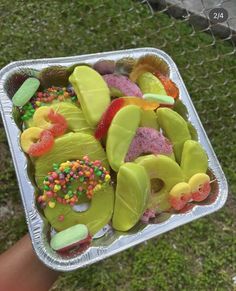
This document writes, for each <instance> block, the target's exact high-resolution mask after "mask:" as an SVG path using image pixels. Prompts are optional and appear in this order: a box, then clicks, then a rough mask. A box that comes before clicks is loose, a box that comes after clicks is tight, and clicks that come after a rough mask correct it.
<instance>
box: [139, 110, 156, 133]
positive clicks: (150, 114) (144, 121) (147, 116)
mask: <svg viewBox="0 0 236 291" xmlns="http://www.w3.org/2000/svg"><path fill="white" fill-rule="evenodd" d="M140 127H149V128H154V129H156V130H159V129H160V127H159V125H158V123H157V115H156V113H155V112H154V111H153V110H143V109H141V120H140Z"/></svg>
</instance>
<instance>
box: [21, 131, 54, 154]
mask: <svg viewBox="0 0 236 291" xmlns="http://www.w3.org/2000/svg"><path fill="white" fill-rule="evenodd" d="M20 143H21V147H22V149H23V151H24V152H26V153H27V154H29V155H30V156H32V157H39V156H41V155H43V154H45V153H47V152H48V151H50V150H51V148H52V147H53V144H54V137H53V134H52V133H51V132H50V131H49V130H44V129H42V128H39V127H30V128H28V129H26V130H24V131H23V133H22V134H21V137H20Z"/></svg>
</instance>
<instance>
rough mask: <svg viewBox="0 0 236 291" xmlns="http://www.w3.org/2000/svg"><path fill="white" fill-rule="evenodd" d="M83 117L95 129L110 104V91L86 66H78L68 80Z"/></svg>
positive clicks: (96, 73) (98, 75)
mask: <svg viewBox="0 0 236 291" xmlns="http://www.w3.org/2000/svg"><path fill="white" fill-rule="evenodd" d="M69 81H70V83H71V84H72V86H73V88H74V90H75V92H76V95H77V97H78V100H79V102H80V105H81V107H82V111H83V113H84V116H85V118H86V120H87V122H88V124H89V125H90V126H91V127H95V126H96V125H97V123H98V122H99V120H100V119H101V116H102V114H103V112H104V111H105V110H106V108H107V107H108V105H109V103H110V101H111V100H110V91H109V88H108V86H107V84H106V82H105V81H104V80H103V78H102V76H101V75H100V74H99V73H98V72H96V71H95V70H94V69H92V68H90V67H88V66H78V67H76V68H75V69H74V71H73V73H72V74H71V75H70V78H69Z"/></svg>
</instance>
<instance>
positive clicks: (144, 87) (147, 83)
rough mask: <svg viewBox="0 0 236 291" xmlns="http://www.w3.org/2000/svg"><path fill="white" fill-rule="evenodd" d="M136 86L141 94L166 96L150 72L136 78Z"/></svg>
mask: <svg viewBox="0 0 236 291" xmlns="http://www.w3.org/2000/svg"><path fill="white" fill-rule="evenodd" d="M137 84H138V86H139V87H140V89H141V91H142V93H143V94H145V93H153V94H160V95H167V93H166V90H165V88H164V86H163V84H162V83H161V81H160V80H159V79H158V78H157V77H155V76H154V75H153V74H152V73H150V72H146V73H143V74H142V75H141V76H140V77H139V78H138V80H137Z"/></svg>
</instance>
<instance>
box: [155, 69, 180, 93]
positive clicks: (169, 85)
mask: <svg viewBox="0 0 236 291" xmlns="http://www.w3.org/2000/svg"><path fill="white" fill-rule="evenodd" d="M154 75H155V76H156V77H157V78H158V79H159V80H160V81H161V83H162V85H163V86H164V88H165V90H166V93H167V95H168V96H171V97H173V98H178V97H179V89H178V87H177V86H176V84H175V83H174V82H173V81H172V80H171V79H170V78H168V77H166V76H164V75H162V74H161V73H160V72H155V74H154Z"/></svg>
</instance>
